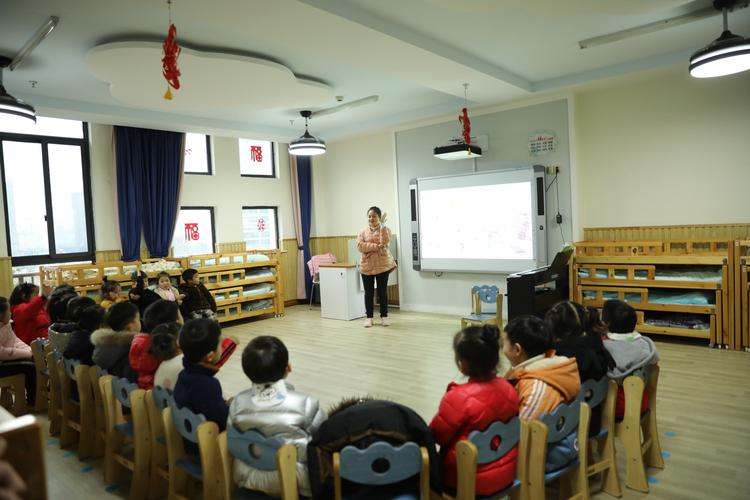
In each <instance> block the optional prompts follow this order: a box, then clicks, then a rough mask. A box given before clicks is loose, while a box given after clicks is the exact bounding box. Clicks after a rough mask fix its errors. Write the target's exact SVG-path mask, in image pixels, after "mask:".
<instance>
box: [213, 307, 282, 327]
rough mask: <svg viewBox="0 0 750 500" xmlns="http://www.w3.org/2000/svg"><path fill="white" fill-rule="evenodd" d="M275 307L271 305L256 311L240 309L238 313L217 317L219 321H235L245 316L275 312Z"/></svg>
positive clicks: (250, 316)
mask: <svg viewBox="0 0 750 500" xmlns="http://www.w3.org/2000/svg"><path fill="white" fill-rule="evenodd" d="M275 313H276V309H275V308H273V307H269V308H268V309H259V310H257V311H242V312H240V313H239V314H232V315H227V316H222V317H220V318H219V323H225V322H227V321H235V320H238V319H246V318H252V317H255V316H263V315H266V314H275Z"/></svg>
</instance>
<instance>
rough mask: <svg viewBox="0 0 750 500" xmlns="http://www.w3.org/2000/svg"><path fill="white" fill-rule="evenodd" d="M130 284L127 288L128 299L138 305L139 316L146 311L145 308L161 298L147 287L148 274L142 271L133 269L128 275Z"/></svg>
mask: <svg viewBox="0 0 750 500" xmlns="http://www.w3.org/2000/svg"><path fill="white" fill-rule="evenodd" d="M130 279H131V280H132V285H131V286H130V290H128V300H129V301H130V302H132V303H133V304H135V305H137V306H138V311H139V312H140V313H141V317H143V314H144V313H145V312H146V308H147V307H148V306H150V305H151V304H153V303H154V302H156V301H157V300H161V297H159V295H158V294H157V293H156V292H154V291H153V290H151V289H150V288H149V287H148V275H147V274H146V273H144V272H143V271H133V274H131V275H130Z"/></svg>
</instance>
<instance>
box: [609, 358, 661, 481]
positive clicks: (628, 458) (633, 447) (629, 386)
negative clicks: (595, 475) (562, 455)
mask: <svg viewBox="0 0 750 500" xmlns="http://www.w3.org/2000/svg"><path fill="white" fill-rule="evenodd" d="M646 378H647V380H648V383H646V382H644V380H643V378H641V377H640V376H638V375H631V376H629V377H626V378H625V380H624V381H623V383H622V386H623V389H624V391H625V415H624V417H623V419H622V422H617V423H616V424H615V434H616V435H617V437H618V438H619V439H621V440H622V443H623V445H624V447H625V464H626V466H625V472H626V473H625V486H627V487H628V488H631V489H633V490H637V491H642V492H644V493H648V490H649V488H648V479H647V477H646V467H656V468H657V469H663V468H664V458H663V457H662V454H661V443H659V431H658V429H657V427H656V386H657V384H658V383H659V365H653V366H650V367H648V370H647V373H646ZM644 391H646V394H647V397H648V410H646V411H645V412H644V413H643V414H641V401H642V398H643V392H644ZM641 436H643V439H641Z"/></svg>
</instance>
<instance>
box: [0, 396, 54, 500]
mask: <svg viewBox="0 0 750 500" xmlns="http://www.w3.org/2000/svg"><path fill="white" fill-rule="evenodd" d="M0 439H4V440H5V441H6V447H5V453H4V454H3V456H2V457H0V458H2V459H3V460H6V461H8V462H9V463H11V464H12V465H13V468H14V469H15V470H16V472H18V475H19V476H21V478H22V479H23V481H24V483H26V493H25V494H24V495H23V498H27V499H30V500H31V499H33V500H46V499H47V467H46V458H45V444H44V435H43V432H42V425H41V424H40V422H39V420H37V419H36V418H34V416H33V415H24V416H22V417H17V418H13V417H12V416H11V415H10V414H9V413H8V412H7V411H5V410H3V409H0Z"/></svg>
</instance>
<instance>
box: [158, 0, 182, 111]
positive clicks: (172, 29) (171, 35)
mask: <svg viewBox="0 0 750 500" xmlns="http://www.w3.org/2000/svg"><path fill="white" fill-rule="evenodd" d="M167 4H168V5H169V32H168V33H167V38H165V39H164V44H163V45H162V48H163V49H164V56H163V57H162V59H161V66H162V75H164V79H165V80H166V81H167V91H166V92H165V93H164V99H166V100H168V101H171V100H172V89H175V90H178V89H179V88H180V74H181V73H180V68H178V67H177V58H178V57H179V55H180V51H181V50H182V49H180V46H179V45H177V27H176V26H175V25H174V24H172V0H168V1H167Z"/></svg>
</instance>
